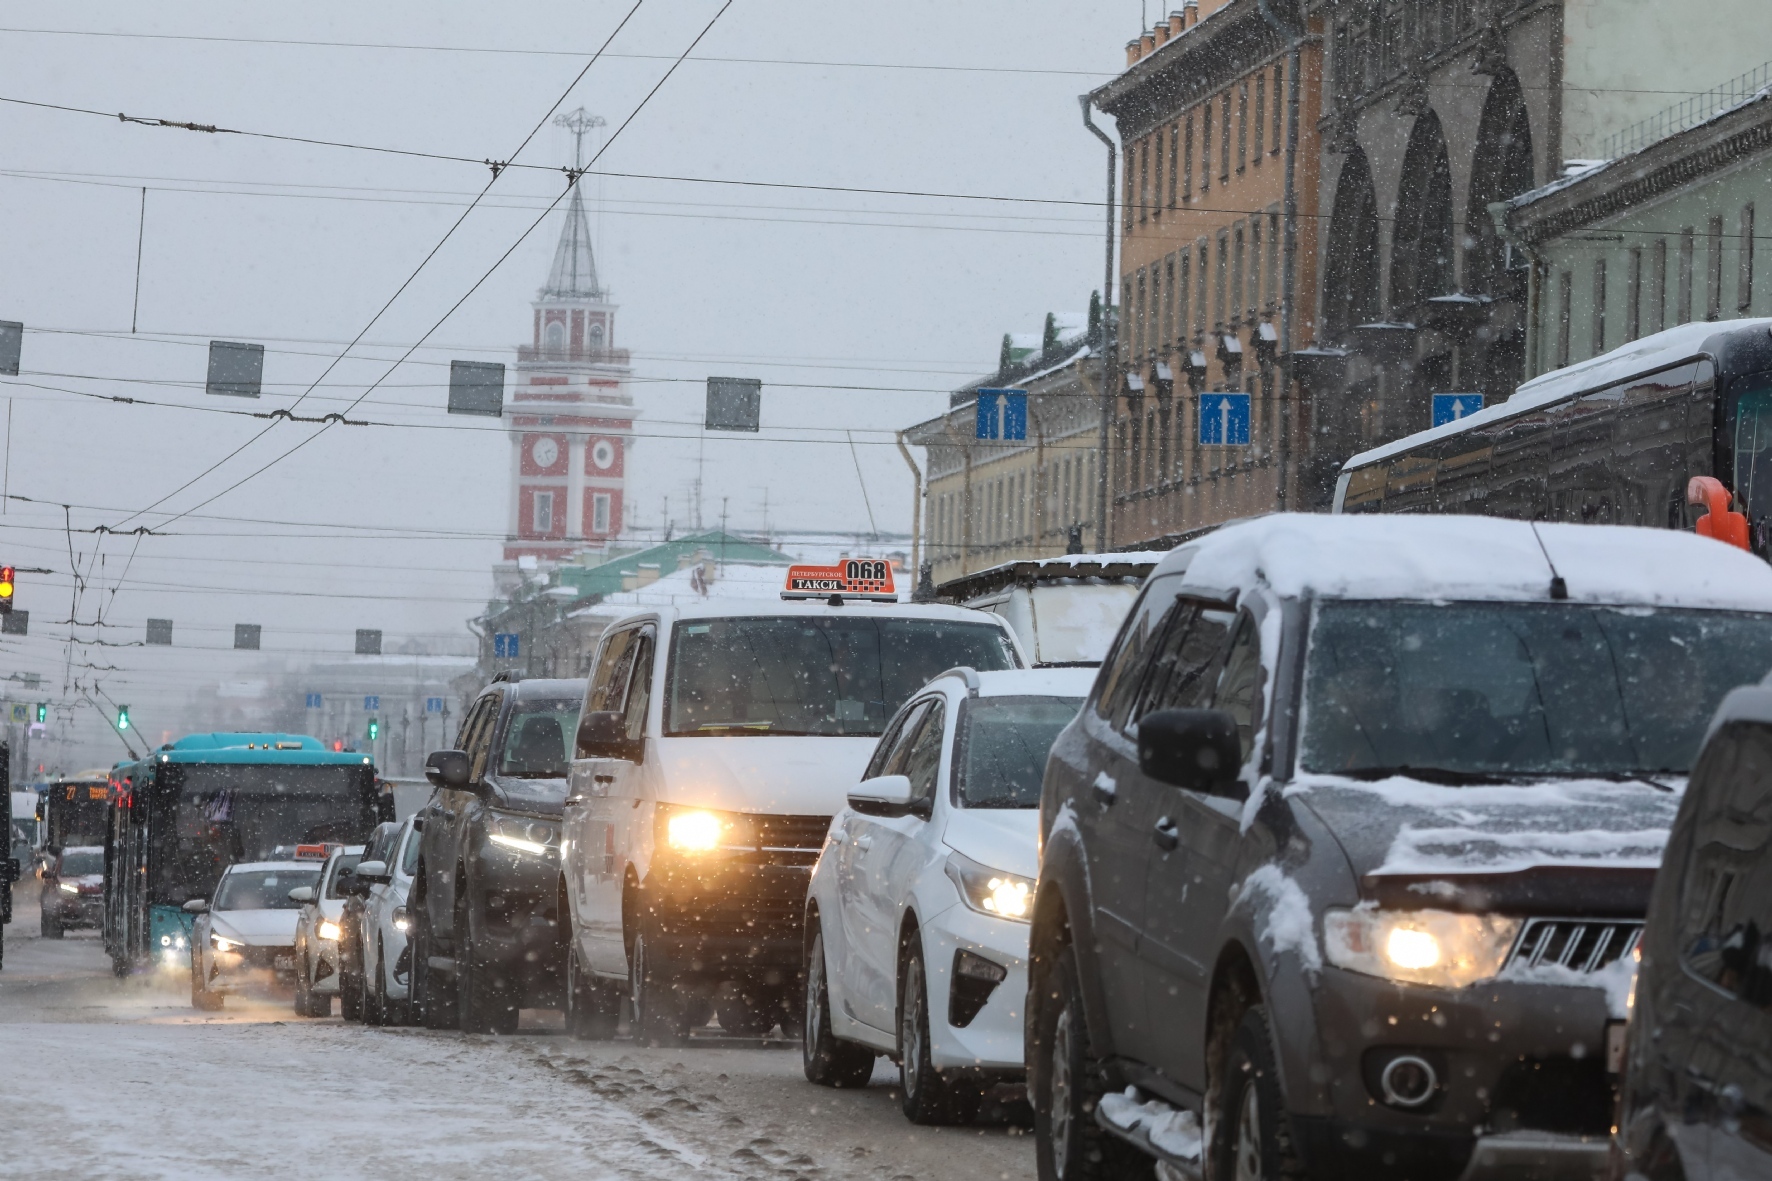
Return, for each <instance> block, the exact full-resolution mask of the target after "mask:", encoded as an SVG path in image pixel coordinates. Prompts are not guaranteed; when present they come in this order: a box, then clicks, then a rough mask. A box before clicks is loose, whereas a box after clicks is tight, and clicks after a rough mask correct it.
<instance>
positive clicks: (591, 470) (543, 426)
mask: <svg viewBox="0 0 1772 1181" xmlns="http://www.w3.org/2000/svg"><path fill="white" fill-rule="evenodd" d="M576 114H582V113H579V112H575V115H576ZM534 308H535V317H534V327H533V335H532V338H531V340H530V343H529V344H527V345H524V346H521V347H519V348H518V349H517V368H516V375H515V380H514V382H513V388H512V391H511V397H510V400H509V401H508V402H507V403H506V404H505V425H506V428H507V429H508V430H509V432H510V436H511V527H510V533H509V536H508V537H507V539H506V541H505V547H504V558H505V561H507V562H512V561H515V560H517V559H519V558H525V557H533V558H536V559H539V560H540V561H543V562H560V561H565V560H568V559H570V558H571V557H572V556H573V555H575V554H576V553H578V552H579V551H580V550H583V549H592V548H597V547H600V546H604V545H607V544H608V543H609V542H610V541H612V540H613V539H614V538H615V537H616V536H617V535H618V534H620V532H621V524H622V511H623V506H624V500H625V493H626V473H627V463H628V449H629V447H630V446H631V445H632V442H633V426H634V419H635V417H636V416H637V413H638V412H637V411H636V409H635V407H634V400H633V397H632V395H631V394H630V393H629V392H628V388H627V379H628V377H629V376H630V373H631V371H630V369H629V368H628V351H627V350H626V349H618V348H616V347H615V304H613V303H611V302H610V300H609V292H608V291H606V290H605V289H604V288H603V287H602V285H601V284H599V283H598V281H597V262H596V259H595V258H594V257H593V255H592V252H591V232H590V223H589V221H588V219H587V218H586V217H585V207H584V201H583V199H582V198H581V197H580V195H579V190H578V186H577V185H576V184H574V185H573V188H572V196H571V199H570V200H569V201H568V203H567V206H566V224H565V226H564V227H563V228H562V229H561V232H560V244H559V246H557V247H556V248H555V250H554V264H553V266H552V268H550V269H549V271H548V281H547V284H546V285H545V286H543V287H542V289H541V292H540V293H539V294H538V295H537V297H536V299H535V303H534Z"/></svg>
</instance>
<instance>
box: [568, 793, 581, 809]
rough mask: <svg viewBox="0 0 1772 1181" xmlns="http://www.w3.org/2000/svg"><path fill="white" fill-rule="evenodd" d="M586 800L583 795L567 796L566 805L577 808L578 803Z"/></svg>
mask: <svg viewBox="0 0 1772 1181" xmlns="http://www.w3.org/2000/svg"><path fill="white" fill-rule="evenodd" d="M584 802H585V798H584V797H583V796H567V797H566V806H567V807H568V808H576V807H577V806H578V805H580V804H582V803H584Z"/></svg>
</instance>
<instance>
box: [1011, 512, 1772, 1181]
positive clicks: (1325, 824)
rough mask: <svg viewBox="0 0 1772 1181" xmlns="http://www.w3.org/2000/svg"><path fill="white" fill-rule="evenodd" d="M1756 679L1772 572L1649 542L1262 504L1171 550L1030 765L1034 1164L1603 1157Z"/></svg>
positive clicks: (1534, 1170)
mask: <svg viewBox="0 0 1772 1181" xmlns="http://www.w3.org/2000/svg"><path fill="white" fill-rule="evenodd" d="M1648 570H1653V571H1656V574H1655V576H1654V577H1653V578H1648V577H1646V576H1645V575H1644V571H1648ZM1558 571H1561V572H1562V573H1561V575H1559V574H1558ZM1768 667H1772V569H1768V567H1767V566H1766V565H1765V564H1764V563H1763V562H1758V561H1757V560H1756V559H1755V558H1753V557H1752V555H1750V554H1747V553H1745V552H1744V551H1741V550H1737V549H1734V548H1732V547H1729V546H1726V545H1722V544H1719V543H1715V542H1710V541H1708V540H1707V539H1704V538H1700V537H1695V536H1692V535H1690V534H1681V533H1676V532H1674V531H1671V530H1650V529H1625V528H1616V527H1610V526H1604V525H1564V524H1538V525H1536V526H1534V525H1533V524H1530V523H1527V522H1517V521H1505V520H1498V519H1494V518H1484V517H1474V516H1472V517H1407V516H1392V517H1380V516H1360V517H1356V516H1326V515H1325V516H1315V515H1312V516H1305V515H1287V514H1277V515H1274V516H1270V517H1264V518H1261V519H1259V520H1253V521H1247V522H1242V523H1237V524H1230V525H1226V526H1224V527H1223V528H1221V529H1219V530H1218V531H1217V532H1215V533H1213V534H1211V535H1209V536H1207V537H1204V538H1201V539H1199V540H1197V541H1193V542H1189V543H1188V544H1186V545H1184V546H1181V547H1179V548H1177V549H1175V550H1174V551H1172V552H1171V553H1170V554H1168V555H1167V556H1166V557H1165V558H1164V559H1163V561H1162V562H1161V563H1160V564H1159V565H1158V566H1157V568H1156V570H1155V571H1154V572H1153V574H1152V575H1151V579H1150V581H1149V582H1148V583H1146V585H1145V588H1144V590H1143V592H1142V593H1141V596H1140V598H1139V599H1138V601H1137V602H1136V603H1135V604H1134V605H1133V607H1132V610H1131V612H1130V614H1129V616H1128V618H1127V620H1126V622H1125V624H1124V625H1123V627H1122V630H1121V632H1120V634H1119V636H1118V637H1117V638H1116V640H1115V642H1114V646H1113V648H1112V650H1111V651H1110V653H1109V656H1108V659H1107V661H1106V663H1104V664H1103V666H1102V668H1101V672H1100V673H1099V675H1098V676H1097V679H1096V683H1095V686H1094V688H1093V690H1092V692H1091V695H1090V697H1089V698H1088V700H1087V701H1086V702H1085V704H1084V706H1083V708H1082V710H1081V711H1080V712H1079V714H1078V716H1077V718H1076V719H1075V720H1073V721H1072V722H1071V723H1070V725H1069V726H1067V727H1066V728H1065V729H1064V730H1063V731H1062V732H1061V733H1060V735H1059V737H1058V739H1057V741H1056V742H1055V743H1054V745H1053V748H1052V751H1051V754H1050V756H1049V758H1048V760H1047V765H1046V775H1045V780H1044V783H1043V787H1042V798H1041V816H1040V821H1041V841H1042V849H1041V861H1040V873H1039V882H1038V886H1037V888H1036V894H1035V900H1034V911H1033V916H1032V929H1031V931H1030V934H1029V938H1030V949H1029V950H1030V958H1029V972H1028V977H1029V996H1028V1003H1027V1006H1026V1009H1025V1020H1026V1022H1027V1026H1026V1054H1027V1062H1028V1069H1029V1092H1030V1097H1031V1098H1032V1100H1033V1102H1034V1108H1035V1121H1036V1129H1035V1132H1036V1148H1037V1159H1038V1162H1039V1166H1040V1170H1041V1175H1042V1177H1043V1178H1045V1179H1046V1181H1053V1179H1054V1178H1058V1179H1062V1181H1076V1179H1077V1178H1084V1177H1090V1178H1094V1177H1109V1176H1123V1175H1130V1174H1131V1172H1132V1170H1133V1169H1135V1168H1136V1169H1141V1170H1143V1171H1144V1174H1145V1175H1146V1176H1148V1175H1149V1173H1150V1171H1151V1170H1152V1161H1153V1160H1156V1161H1161V1162H1162V1163H1163V1164H1165V1165H1166V1166H1167V1169H1166V1170H1165V1172H1166V1173H1167V1174H1168V1175H1171V1176H1200V1175H1202V1174H1203V1175H1205V1176H1206V1177H1209V1178H1212V1179H1214V1181H1218V1179H1222V1178H1231V1177H1244V1176H1253V1177H1298V1176H1306V1175H1308V1176H1312V1177H1322V1178H1341V1177H1358V1178H1361V1179H1362V1181H1378V1179H1380V1178H1392V1179H1398V1181H1401V1179H1407V1181H1435V1179H1446V1181H1451V1179H1454V1178H1463V1179H1465V1181H1473V1179H1476V1178H1490V1177H1496V1178H1500V1177H1509V1178H1526V1177H1546V1176H1556V1177H1565V1176H1584V1177H1585V1176H1591V1175H1592V1174H1594V1173H1595V1172H1598V1171H1599V1170H1601V1169H1603V1168H1604V1167H1605V1162H1606V1159H1607V1152H1608V1147H1607V1146H1608V1142H1609V1139H1610V1136H1609V1132H1610V1125H1611V1123H1612V1116H1613V1111H1614V1105H1615V1101H1616V1099H1615V1096H1616V1079H1617V1070H1618V1068H1619V1066H1620V1065H1621V1064H1622V1061H1623V1050H1624V1033H1625V1028H1626V1021H1627V1018H1628V1016H1629V1009H1628V1004H1627V999H1628V996H1629V991H1630V982H1631V967H1632V961H1631V956H1632V953H1633V951H1634V948H1635V946H1636V942H1637V940H1638V938H1639V935H1640V932H1641V929H1642V923H1643V916H1644V914H1645V913H1646V912H1647V908H1648V901H1649V893H1650V889H1651V887H1652V884H1653V882H1654V880H1655V869H1656V866H1657V865H1658V864H1659V862H1660V858H1661V853H1662V849H1663V846H1664V844H1665V842H1666V839H1667V833H1668V830H1669V829H1670V827H1671V826H1672V823H1673V820H1674V816H1675V813H1676V811H1677V809H1678V807H1679V799H1680V797H1679V788H1680V780H1681V778H1682V777H1683V776H1684V775H1685V773H1686V769H1687V768H1688V767H1689V766H1690V765H1691V763H1692V760H1693V758H1694V756H1695V754H1696V752H1697V750H1698V748H1699V746H1700V744H1701V741H1702V738H1703V735H1704V732H1705V726H1706V725H1707V724H1708V723H1709V721H1710V718H1711V714H1712V711H1713V710H1714V709H1715V704H1716V702H1717V701H1718V700H1719V699H1720V698H1721V697H1722V695H1723V693H1724V692H1726V691H1727V688H1728V687H1729V686H1731V685H1737V684H1741V683H1744V682H1750V681H1757V680H1759V678H1760V677H1761V676H1763V675H1764V670H1765V669H1766V668H1768ZM1760 880H1762V879H1756V881H1760ZM1760 893H1761V894H1765V893H1766V888H1765V887H1764V886H1761V887H1760Z"/></svg>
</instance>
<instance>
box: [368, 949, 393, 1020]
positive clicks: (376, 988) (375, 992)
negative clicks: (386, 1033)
mask: <svg viewBox="0 0 1772 1181" xmlns="http://www.w3.org/2000/svg"><path fill="white" fill-rule="evenodd" d="M377 938H380V936H379V935H378V936H377ZM376 950H377V951H378V952H379V951H380V950H381V949H380V948H379V947H378V948H377V949H376ZM376 959H377V960H378V961H379V960H380V959H381V957H380V956H379V955H377V956H376ZM387 1023H388V994H387V990H386V989H384V988H383V987H382V980H381V964H380V963H379V962H377V964H376V965H375V971H374V972H373V973H371V972H370V970H369V957H368V956H364V957H363V1024H365V1025H377V1026H379V1025H386V1024H387Z"/></svg>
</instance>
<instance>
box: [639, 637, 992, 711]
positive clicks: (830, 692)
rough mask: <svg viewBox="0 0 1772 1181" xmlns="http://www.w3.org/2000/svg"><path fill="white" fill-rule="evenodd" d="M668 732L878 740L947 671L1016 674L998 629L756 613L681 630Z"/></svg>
mask: <svg viewBox="0 0 1772 1181" xmlns="http://www.w3.org/2000/svg"><path fill="white" fill-rule="evenodd" d="M671 646H672V652H671V671H670V682H671V683H670V693H669V696H668V697H667V698H666V703H665V704H666V709H665V724H664V730H665V733H666V734H672V735H685V734H699V735H717V736H727V735H742V734H775V735H782V734H820V735H867V736H874V735H878V734H879V733H880V731H882V730H884V729H885V728H886V720H887V719H888V718H890V717H891V716H892V715H893V713H894V712H896V711H897V709H898V707H899V706H900V705H902V704H904V702H905V701H906V700H908V699H909V698H910V695H911V694H912V693H915V692H916V691H917V690H918V689H921V688H922V687H923V686H924V685H925V684H927V683H928V682H929V678H931V677H933V676H934V675H935V674H936V673H939V672H941V671H942V670H943V669H949V668H953V667H954V666H956V665H961V664H965V665H971V666H972V667H973V668H975V669H978V670H979V671H980V672H984V671H987V670H991V669H1004V668H1014V667H1015V653H1014V650H1013V649H1012V648H1011V647H1010V644H1009V639H1008V637H1007V635H1006V634H1005V632H1004V631H1003V629H1002V628H1001V627H998V626H997V625H995V624H989V623H956V622H949V621H947V620H936V619H902V618H898V619H894V618H880V617H877V616H876V617H873V618H869V617H868V616H866V615H864V614H863V613H862V612H861V611H860V610H858V611H856V612H855V614H854V615H853V616H849V617H843V618H831V617H825V616H805V615H800V616H792V615H790V616H778V617H769V616H756V617H739V618H735V619H702V620H696V621H693V622H685V623H682V624H679V625H678V627H677V629H676V631H675V634H674V636H673V637H672V640H671Z"/></svg>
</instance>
